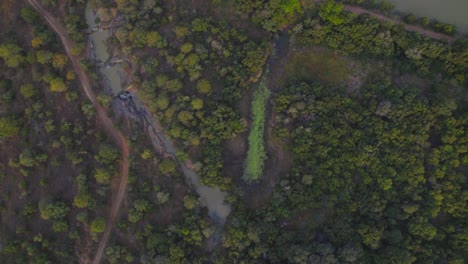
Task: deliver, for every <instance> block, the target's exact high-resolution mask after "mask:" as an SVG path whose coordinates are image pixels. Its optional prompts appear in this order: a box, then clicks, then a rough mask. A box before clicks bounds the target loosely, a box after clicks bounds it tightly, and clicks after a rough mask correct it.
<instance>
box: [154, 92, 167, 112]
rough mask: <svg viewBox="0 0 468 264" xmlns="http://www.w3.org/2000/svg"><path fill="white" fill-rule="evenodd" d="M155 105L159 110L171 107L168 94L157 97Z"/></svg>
mask: <svg viewBox="0 0 468 264" xmlns="http://www.w3.org/2000/svg"><path fill="white" fill-rule="evenodd" d="M155 103H156V106H157V108H158V109H159V110H166V109H167V107H168V106H169V97H167V94H165V93H162V94H160V95H158V96H157V98H156V101H155Z"/></svg>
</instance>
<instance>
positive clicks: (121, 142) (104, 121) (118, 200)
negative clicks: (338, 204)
mask: <svg viewBox="0 0 468 264" xmlns="http://www.w3.org/2000/svg"><path fill="white" fill-rule="evenodd" d="M28 2H29V4H30V5H31V6H32V7H33V8H34V9H36V11H37V12H38V13H39V14H41V16H42V17H43V18H44V19H45V20H46V22H47V24H49V26H50V27H51V28H52V29H53V30H54V31H55V33H56V34H57V35H58V36H59V37H60V40H61V41H62V44H63V46H64V48H65V52H66V53H67V55H68V57H69V58H70V61H71V63H72V65H73V68H74V70H75V72H76V74H77V75H78V78H79V80H80V82H81V86H82V88H83V91H84V92H85V94H86V96H87V97H88V99H89V100H90V101H91V102H92V103H93V105H94V107H95V108H96V113H97V116H98V120H99V121H100V124H101V125H102V127H103V128H104V130H105V132H106V133H107V134H108V135H109V136H111V137H112V138H113V139H114V141H115V143H116V144H117V145H118V146H119V148H120V150H121V152H122V161H121V168H120V184H119V189H118V191H117V196H116V197H115V198H114V199H113V203H112V206H111V208H110V215H109V218H108V220H107V223H106V228H105V230H104V233H103V234H102V237H101V240H100V242H99V247H98V250H97V252H96V255H95V257H94V259H93V261H92V263H93V264H98V263H99V262H100V261H101V258H102V255H103V253H104V249H105V247H106V245H107V241H108V240H109V235H110V232H111V230H112V227H113V226H114V222H115V218H116V216H117V213H118V211H119V208H120V205H121V204H122V201H123V198H124V197H125V193H126V189H127V183H128V167H129V165H128V155H129V149H128V144H127V140H126V139H125V137H124V135H123V134H122V133H121V132H120V131H118V130H117V129H116V128H114V125H113V123H112V120H111V119H110V118H109V117H108V116H107V114H106V111H105V109H104V108H103V107H102V106H101V105H100V104H99V103H97V100H96V95H95V94H94V92H93V89H92V86H91V81H90V79H89V77H88V75H87V74H86V73H85V71H84V70H83V68H82V67H81V65H80V63H79V58H77V57H76V56H74V55H73V54H72V52H71V48H72V47H73V44H72V41H71V40H70V37H69V35H68V33H67V31H66V29H65V28H64V27H63V26H62V25H61V24H60V23H59V21H57V20H56V19H55V16H53V15H51V14H50V13H49V12H48V11H46V10H45V9H44V8H43V7H42V6H41V5H40V4H39V3H38V1H37V0H28ZM85 262H88V261H85Z"/></svg>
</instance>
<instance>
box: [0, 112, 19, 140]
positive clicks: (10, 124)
mask: <svg viewBox="0 0 468 264" xmlns="http://www.w3.org/2000/svg"><path fill="white" fill-rule="evenodd" d="M19 131H20V128H19V123H18V121H16V120H14V119H13V118H11V117H0V138H11V137H14V136H16V135H18V133H19Z"/></svg>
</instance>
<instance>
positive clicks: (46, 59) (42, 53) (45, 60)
mask: <svg viewBox="0 0 468 264" xmlns="http://www.w3.org/2000/svg"><path fill="white" fill-rule="evenodd" d="M52 56H53V54H52V52H50V51H47V50H39V51H38V52H37V53H36V58H37V62H39V63H41V64H49V63H50V62H51V61H52Z"/></svg>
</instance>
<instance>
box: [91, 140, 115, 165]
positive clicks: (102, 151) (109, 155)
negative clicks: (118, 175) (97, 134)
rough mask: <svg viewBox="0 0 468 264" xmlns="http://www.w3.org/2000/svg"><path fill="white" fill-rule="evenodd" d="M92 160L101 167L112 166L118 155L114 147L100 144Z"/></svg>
mask: <svg viewBox="0 0 468 264" xmlns="http://www.w3.org/2000/svg"><path fill="white" fill-rule="evenodd" d="M94 158H95V159H96V160H97V161H98V162H99V163H101V164H103V165H113V164H114V163H115V162H116V161H117V159H118V158H119V153H118V151H117V150H116V149H115V148H114V147H112V146H109V145H105V144H102V145H101V147H100V148H99V152H98V154H97V155H96V156H95V157H94Z"/></svg>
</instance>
